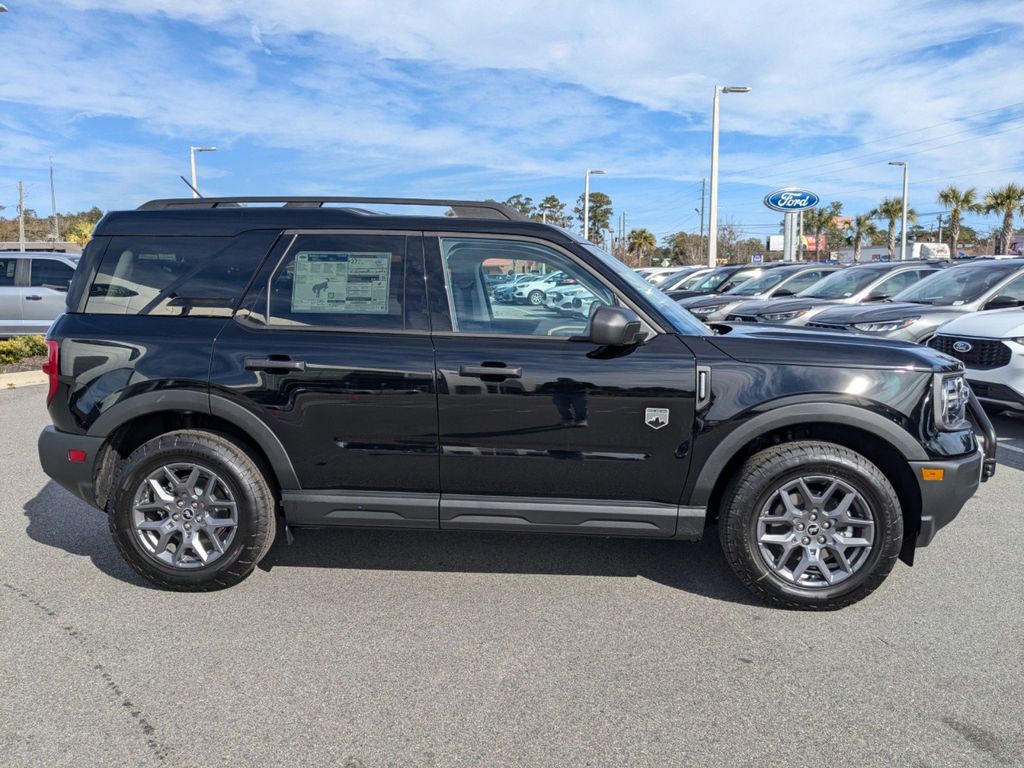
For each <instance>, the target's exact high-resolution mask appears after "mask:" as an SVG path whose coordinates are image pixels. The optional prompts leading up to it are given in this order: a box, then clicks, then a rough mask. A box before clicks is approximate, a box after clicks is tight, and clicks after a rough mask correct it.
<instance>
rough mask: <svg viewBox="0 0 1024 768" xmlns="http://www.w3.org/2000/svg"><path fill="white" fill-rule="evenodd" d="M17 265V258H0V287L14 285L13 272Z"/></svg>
mask: <svg viewBox="0 0 1024 768" xmlns="http://www.w3.org/2000/svg"><path fill="white" fill-rule="evenodd" d="M17 267H18V260H17V259H0V287H2V286H5V285H14V272H15V270H16V269H17Z"/></svg>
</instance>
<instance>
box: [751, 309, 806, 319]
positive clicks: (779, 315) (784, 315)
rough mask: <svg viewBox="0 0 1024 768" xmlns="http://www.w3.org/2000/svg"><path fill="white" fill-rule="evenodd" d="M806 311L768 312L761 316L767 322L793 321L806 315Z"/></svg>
mask: <svg viewBox="0 0 1024 768" xmlns="http://www.w3.org/2000/svg"><path fill="white" fill-rule="evenodd" d="M806 314H807V310H806V309H794V310H793V311H792V312H768V313H766V314H763V315H761V317H763V318H764V319H765V320H792V319H793V318H794V317H800V316H801V315H806Z"/></svg>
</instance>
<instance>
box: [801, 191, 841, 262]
mask: <svg viewBox="0 0 1024 768" xmlns="http://www.w3.org/2000/svg"><path fill="white" fill-rule="evenodd" d="M842 212H843V204H842V203H840V202H839V201H838V200H833V201H832V202H831V203H829V204H828V208H815V209H813V210H810V211H804V230H805V231H808V230H809V231H812V232H814V258H815V260H816V261H821V234H822V232H824V231H825V230H827V229H828V228H829V227H830V226H831V225H832V220H833V219H835V217H836V216H838V215H839V214H840V213H842Z"/></svg>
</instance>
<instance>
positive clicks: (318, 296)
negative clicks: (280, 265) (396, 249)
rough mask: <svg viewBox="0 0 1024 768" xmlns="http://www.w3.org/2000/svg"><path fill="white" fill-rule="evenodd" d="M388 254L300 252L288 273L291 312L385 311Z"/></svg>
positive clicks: (389, 264) (389, 269)
mask: <svg viewBox="0 0 1024 768" xmlns="http://www.w3.org/2000/svg"><path fill="white" fill-rule="evenodd" d="M390 279H391V254H390V253H388V252H386V251H383V252H370V253H364V252H354V251H301V252H299V253H298V254H296V256H295V267H294V272H293V274H292V312H355V313H359V314H377V315H384V314H387V311H388V287H389V285H388V284H389V282H390Z"/></svg>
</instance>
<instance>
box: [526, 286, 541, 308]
mask: <svg viewBox="0 0 1024 768" xmlns="http://www.w3.org/2000/svg"><path fill="white" fill-rule="evenodd" d="M526 301H527V303H528V304H529V305H530V306H531V307H539V306H541V305H542V304H543V303H544V291H539V290H532V291H530V293H529V294H528V295H527V297H526Z"/></svg>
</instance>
